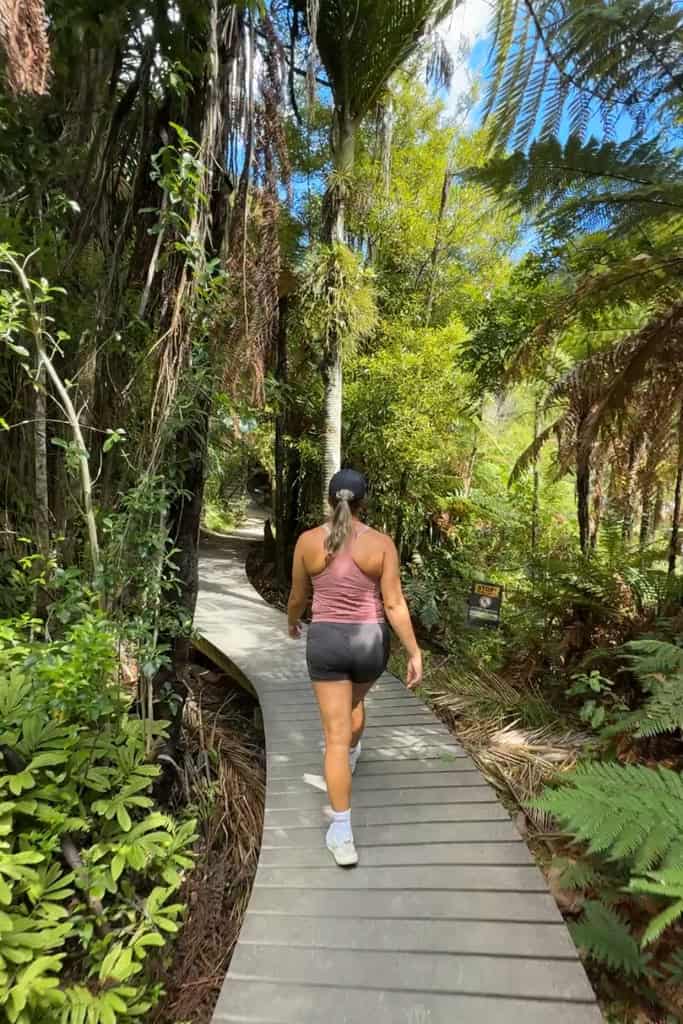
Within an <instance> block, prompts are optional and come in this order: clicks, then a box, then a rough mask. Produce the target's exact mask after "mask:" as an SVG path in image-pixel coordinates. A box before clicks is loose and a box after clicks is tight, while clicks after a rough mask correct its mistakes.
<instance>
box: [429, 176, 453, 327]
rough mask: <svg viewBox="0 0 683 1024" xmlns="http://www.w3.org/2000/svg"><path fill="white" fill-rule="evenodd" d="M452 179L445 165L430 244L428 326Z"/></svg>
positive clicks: (430, 320) (432, 306)
mask: <svg viewBox="0 0 683 1024" xmlns="http://www.w3.org/2000/svg"><path fill="white" fill-rule="evenodd" d="M452 181H453V171H452V170H451V168H450V166H447V167H446V171H445V174H444V176H443V184H442V186H441V201H440V203H439V213H438V215H437V218H436V231H435V232H434V245H433V246H432V251H431V255H430V258H429V262H430V274H429V292H428V294H427V306H426V308H425V327H429V325H430V324H431V322H432V309H433V308H434V293H435V291H436V277H437V270H438V264H439V254H440V252H441V233H442V231H443V222H444V217H445V215H446V206H447V204H448V193H449V192H450V190H451V183H452Z"/></svg>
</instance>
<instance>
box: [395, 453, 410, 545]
mask: <svg viewBox="0 0 683 1024" xmlns="http://www.w3.org/2000/svg"><path fill="white" fill-rule="evenodd" d="M407 499H408V470H407V469H404V470H403V472H402V473H401V479H400V481H399V485H398V510H397V512H396V536H395V537H394V540H395V542H396V547H397V548H398V556H399V558H400V559H401V560H403V549H404V547H405V508H406V501H407Z"/></svg>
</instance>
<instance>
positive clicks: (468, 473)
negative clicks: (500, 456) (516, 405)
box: [462, 400, 484, 498]
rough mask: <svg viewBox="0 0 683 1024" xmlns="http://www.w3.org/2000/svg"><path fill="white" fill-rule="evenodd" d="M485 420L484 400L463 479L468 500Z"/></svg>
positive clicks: (479, 411)
mask: <svg viewBox="0 0 683 1024" xmlns="http://www.w3.org/2000/svg"><path fill="white" fill-rule="evenodd" d="M483 418H484V402H483V400H482V402H481V403H480V405H479V409H478V411H477V419H476V422H475V425H474V434H473V437H472V447H471V448H470V454H469V456H468V458H467V463H466V466H465V471H464V473H463V478H462V490H463V494H464V496H465V497H466V498H469V496H470V491H471V490H472V482H473V480H474V465H475V463H476V461H477V455H478V453H479V434H480V431H481V423H482V420H483Z"/></svg>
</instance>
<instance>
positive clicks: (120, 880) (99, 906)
mask: <svg viewBox="0 0 683 1024" xmlns="http://www.w3.org/2000/svg"><path fill="white" fill-rule="evenodd" d="M29 625H30V623H28V622H25V623H23V624H19V625H15V624H13V623H11V622H8V621H5V622H2V623H0V667H1V668H0V752H1V753H0V1003H1V1004H2V1006H3V1008H4V1009H3V1010H2V1011H0V1015H2V1019H3V1020H7V1021H8V1022H9V1024H31V1022H33V1021H35V1020H38V1019H40V1020H41V1021H44V1022H45V1024H50V1022H54V1024H57V1022H58V1021H59V1022H60V1024H79V1022H82V1021H84V1020H85V1019H87V1020H88V1021H91V1022H93V1024H114V1022H125V1021H132V1020H136V1019H139V1017H140V1016H142V1015H143V1014H144V1013H146V1012H147V1010H149V1009H150V1008H151V1007H152V1006H153V1005H154V1003H155V1002H156V1000H157V999H158V996H159V993H160V989H159V986H158V985H157V984H156V983H152V982H150V981H149V980H148V978H147V977H146V974H145V961H146V959H147V957H148V955H149V953H150V952H151V951H153V950H154V949H158V948H160V947H163V945H164V944H165V942H166V941H167V938H168V936H169V935H172V934H173V933H175V932H176V931H177V930H178V927H179V919H180V918H181V915H182V913H183V909H184V908H183V907H182V906H181V905H180V904H178V903H174V902H173V894H174V893H175V892H176V890H177V889H178V888H179V886H180V884H181V881H182V879H183V876H184V873H185V871H186V870H187V868H189V867H190V866H191V864H192V858H191V855H190V847H191V845H192V843H193V840H194V838H195V832H194V822H192V821H187V822H185V823H184V824H179V823H177V822H175V821H174V820H173V819H171V818H170V817H168V816H167V815H165V814H161V813H159V812H158V811H154V810H152V800H151V798H150V796H149V791H150V787H151V785H152V783H153V781H154V779H155V778H156V777H157V776H158V773H159V769H158V768H157V767H156V766H155V765H153V764H150V763H149V762H148V761H147V759H146V757H145V728H144V726H143V723H142V722H141V721H139V720H138V719H137V718H135V717H134V716H132V715H130V714H129V705H130V697H129V696H127V695H125V693H124V692H123V691H122V690H121V687H120V684H119V683H118V681H117V679H116V676H115V673H114V668H115V665H116V658H115V653H116V652H115V646H114V641H113V636H112V634H111V632H109V630H110V628H111V627H110V626H109V625H108V623H107V622H106V620H105V619H103V618H102V617H101V616H95V617H91V618H86V619H84V620H83V621H81V622H78V623H75V624H74V625H73V626H72V627H71V628H70V630H69V631H68V632H67V634H66V636H65V639H64V640H63V641H57V642H54V643H51V644H50V643H47V644H46V643H42V644H41V643H35V642H32V641H31V640H30V638H29V636H28V632H27V628H28V626H29ZM154 729H155V732H156V735H157V736H161V735H163V725H162V724H160V723H157V725H156V726H155V727H154ZM65 861H66V862H67V863H68V864H69V868H70V870H65V868H64V862H65Z"/></svg>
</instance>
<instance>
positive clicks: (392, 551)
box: [380, 537, 422, 690]
mask: <svg viewBox="0 0 683 1024" xmlns="http://www.w3.org/2000/svg"><path fill="white" fill-rule="evenodd" d="M380 586H381V588H382V599H383V601H384V610H385V612H386V614H387V618H388V620H389V622H390V624H391V627H392V629H393V630H394V632H395V633H396V635H397V637H398V638H399V640H400V641H401V643H402V644H403V647H404V648H405V651H406V653H407V655H408V677H407V680H406V682H407V684H408V689H410V690H412V689H413V687H415V686H417V685H418V683H419V682H420V680H421V679H422V653H421V651H420V648H419V647H418V646H417V640H416V639H415V632H414V630H413V624H412V622H411V621H410V612H409V611H408V605H407V604H406V599H405V597H404V596H403V588H402V587H401V571H400V566H399V561H398V551H397V550H396V545H395V544H394V542H393V541H392V540H391V538H390V537H387V538H386V548H385V551H384V562H383V566H382V576H381V579H380Z"/></svg>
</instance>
